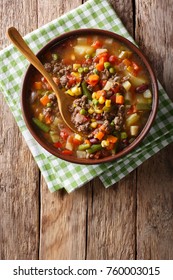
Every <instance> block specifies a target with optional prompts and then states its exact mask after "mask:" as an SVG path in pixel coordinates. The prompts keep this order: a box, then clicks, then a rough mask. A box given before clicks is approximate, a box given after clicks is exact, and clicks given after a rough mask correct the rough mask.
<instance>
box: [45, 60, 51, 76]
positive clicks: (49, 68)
mask: <svg viewBox="0 0 173 280" xmlns="http://www.w3.org/2000/svg"><path fill="white" fill-rule="evenodd" d="M44 68H45V69H46V71H47V72H49V73H50V72H52V64H51V63H49V62H47V63H45V64H44Z"/></svg>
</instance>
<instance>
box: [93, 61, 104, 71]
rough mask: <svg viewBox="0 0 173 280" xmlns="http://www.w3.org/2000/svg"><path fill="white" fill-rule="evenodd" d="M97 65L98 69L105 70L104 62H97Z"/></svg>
mask: <svg viewBox="0 0 173 280" xmlns="http://www.w3.org/2000/svg"><path fill="white" fill-rule="evenodd" d="M95 67H96V69H97V70H98V71H103V70H104V63H97V64H96V66H95Z"/></svg>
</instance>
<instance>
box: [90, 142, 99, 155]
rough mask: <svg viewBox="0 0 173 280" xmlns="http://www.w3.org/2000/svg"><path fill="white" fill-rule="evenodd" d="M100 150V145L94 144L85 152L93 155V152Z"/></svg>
mask: <svg viewBox="0 0 173 280" xmlns="http://www.w3.org/2000/svg"><path fill="white" fill-rule="evenodd" d="M101 149H102V146H101V144H94V145H92V146H91V147H90V148H89V149H88V150H87V152H88V153H89V154H93V153H95V152H97V151H100V150H101Z"/></svg>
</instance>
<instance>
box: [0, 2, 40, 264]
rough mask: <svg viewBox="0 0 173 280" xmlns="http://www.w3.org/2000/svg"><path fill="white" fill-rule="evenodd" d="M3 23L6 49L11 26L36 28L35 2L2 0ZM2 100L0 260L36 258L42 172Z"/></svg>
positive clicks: (1, 34) (1, 43)
mask: <svg viewBox="0 0 173 280" xmlns="http://www.w3.org/2000/svg"><path fill="white" fill-rule="evenodd" d="M14 11H15V12H14ZM31 19H32V20H31ZM0 22H1V29H0V38H1V41H0V48H3V47H5V46H6V45H8V44H9V41H8V39H7V38H6V30H7V28H8V27H9V26H12V25H14V26H16V27H17V28H19V30H20V32H21V33H22V34H25V33H27V32H29V31H31V30H32V29H35V28H36V27H37V24H36V23H37V15H36V5H35V1H34V0H32V1H23V3H22V4H21V1H19V0H15V1H8V0H2V1H0ZM0 103H1V110H0V120H1V126H0V130H1V131H0V135H1V138H0V167H1V168H0V209H1V219H0V259H37V258H38V239H39V213H38V207H39V172H38V168H37V167H36V164H35V162H34V160H33V158H32V156H31V153H30V151H29V150H28V148H27V145H26V143H25V141H24V140H23V138H22V136H21V133H20V132H19V130H18V127H17V125H16V122H15V121H14V118H13V116H12V114H11V112H10V110H9V108H8V106H7V104H6V103H5V101H4V98H3V97H2V95H0Z"/></svg>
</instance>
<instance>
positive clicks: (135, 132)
mask: <svg viewBox="0 0 173 280" xmlns="http://www.w3.org/2000/svg"><path fill="white" fill-rule="evenodd" d="M138 132H139V126H138V125H131V126H130V134H131V136H137V135H138Z"/></svg>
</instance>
